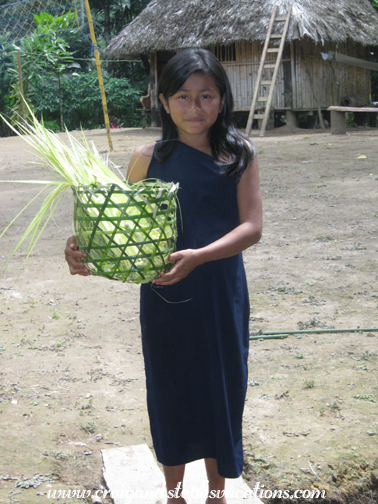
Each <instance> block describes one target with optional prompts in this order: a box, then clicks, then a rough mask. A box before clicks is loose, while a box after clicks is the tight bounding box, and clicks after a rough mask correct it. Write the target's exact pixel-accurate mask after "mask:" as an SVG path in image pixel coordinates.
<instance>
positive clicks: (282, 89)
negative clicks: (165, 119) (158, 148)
mask: <svg viewBox="0 0 378 504" xmlns="http://www.w3.org/2000/svg"><path fill="white" fill-rule="evenodd" d="M262 48H263V43H260V42H236V43H234V44H231V45H229V46H224V47H222V46H217V47H212V48H209V49H210V50H211V51H212V52H213V53H214V54H216V55H217V56H218V57H220V59H221V60H222V59H223V61H222V65H223V66H224V68H225V70H226V73H227V75H228V77H229V79H230V83H231V88H232V91H233V95H234V100H235V110H244V111H249V108H250V106H251V102H252V95H253V90H254V87H255V85H256V77H257V71H258V68H259V63H260V58H261V53H262ZM328 51H337V52H339V53H341V54H346V55H348V56H353V57H356V58H361V59H365V60H369V50H368V48H366V47H363V46H361V45H357V44H354V43H353V42H351V41H349V42H348V43H345V44H338V45H337V44H335V43H326V44H325V45H321V44H315V43H314V42H313V41H312V40H310V39H308V38H304V39H302V40H300V41H299V40H297V41H295V42H293V43H292V44H287V45H286V47H285V51H284V55H283V62H282V64H281V67H280V71H279V74H278V78H277V82H276V86H275V90H274V97H273V104H272V105H273V107H274V108H275V109H278V110H294V111H301V110H303V111H310V110H316V109H317V108H318V103H319V106H320V107H321V108H322V109H326V108H327V107H329V106H330V105H337V104H339V102H340V99H341V98H342V97H343V96H362V97H364V98H365V99H366V100H369V97H370V94H371V84H370V70H366V69H363V68H359V67H355V66H351V65H342V64H340V63H334V62H333V63H330V62H329V61H324V60H323V58H322V56H321V53H322V52H324V53H328ZM173 54H174V53H168V52H166V51H164V52H158V53H156V52H155V53H151V54H150V65H151V84H150V94H151V108H152V110H151V118H152V124H153V125H159V117H158V110H157V104H158V96H157V80H158V76H159V74H160V71H161V69H162V67H163V66H164V65H165V63H166V62H167V61H168V59H169V58H170V57H171V56H172V55H173ZM274 59H275V55H274V54H269V55H268V60H273V61H274ZM227 60H228V61H227ZM230 60H232V61H230ZM264 72H265V73H264V74H263V80H271V76H272V75H273V69H266V70H264ZM268 92H269V88H268V87H267V86H261V88H260V95H259V96H267V95H268ZM257 105H261V106H262V105H265V103H261V102H260V103H257Z"/></svg>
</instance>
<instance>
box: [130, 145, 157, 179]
mask: <svg viewBox="0 0 378 504" xmlns="http://www.w3.org/2000/svg"><path fill="white" fill-rule="evenodd" d="M154 147H155V142H153V143H150V144H146V145H141V146H140V147H138V148H137V149H136V151H135V152H134V154H133V155H132V156H131V159H130V162H129V166H128V168H127V181H128V182H131V183H135V182H140V181H141V180H144V179H145V178H146V177H147V170H148V167H149V165H150V161H151V158H152V156H153V153H154Z"/></svg>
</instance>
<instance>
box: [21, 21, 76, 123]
mask: <svg viewBox="0 0 378 504" xmlns="http://www.w3.org/2000/svg"><path fill="white" fill-rule="evenodd" d="M34 20H35V23H36V29H35V31H34V32H33V34H32V35H31V37H29V38H26V39H23V40H21V41H20V43H19V44H18V45H17V44H14V45H13V49H14V51H15V52H19V53H20V56H21V61H22V65H21V68H22V83H23V92H24V97H25V99H27V101H30V99H31V98H32V94H33V93H36V92H37V93H38V92H39V89H40V84H41V82H42V81H43V80H46V79H47V80H51V81H53V82H55V83H56V86H57V90H58V99H59V109H60V124H61V128H62V129H63V128H64V124H63V105H62V86H61V80H62V75H63V73H64V72H66V71H67V70H68V69H70V68H77V67H80V65H79V64H78V63H75V62H74V60H73V57H72V53H70V52H69V50H68V49H69V45H68V43H67V42H66V40H65V39H64V38H62V37H61V33H62V32H63V31H67V32H70V31H72V28H73V27H74V25H75V20H76V16H75V14H74V13H72V12H68V13H66V14H63V15H62V16H57V17H53V16H51V15H50V14H48V13H47V12H42V13H41V14H39V15H37V14H35V15H34ZM13 59H14V62H15V56H13ZM12 73H13V75H14V78H13V81H12V87H13V96H14V97H15V98H16V109H18V110H17V111H18V112H19V108H20V103H21V100H22V97H21V93H20V85H19V83H18V70H17V66H16V63H15V64H14V68H13V70H12Z"/></svg>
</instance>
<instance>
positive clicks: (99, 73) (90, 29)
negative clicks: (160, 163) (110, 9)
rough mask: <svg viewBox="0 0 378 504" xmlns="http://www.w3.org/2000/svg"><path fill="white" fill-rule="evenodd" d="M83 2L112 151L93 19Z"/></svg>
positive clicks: (86, 1) (86, 4)
mask: <svg viewBox="0 0 378 504" xmlns="http://www.w3.org/2000/svg"><path fill="white" fill-rule="evenodd" d="M84 2H85V10H86V12H87V17H88V24H89V31H90V33H91V39H92V44H93V50H94V55H95V59H96V68H97V75H98V83H99V85H100V91H101V100H102V110H103V111H104V118H105V127H106V134H107V136H108V144H109V149H110V150H111V151H112V150H113V142H112V136H111V134H110V124H109V116H108V106H107V103H106V96H105V90H104V81H103V80H102V72H101V61H100V56H99V54H98V48H97V41H96V35H95V32H94V29H93V20H92V14H91V9H90V7H89V3H88V0H84Z"/></svg>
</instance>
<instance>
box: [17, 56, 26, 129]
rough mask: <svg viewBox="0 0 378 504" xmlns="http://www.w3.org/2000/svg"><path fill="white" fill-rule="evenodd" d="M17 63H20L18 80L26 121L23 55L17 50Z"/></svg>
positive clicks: (23, 116) (23, 114)
mask: <svg viewBox="0 0 378 504" xmlns="http://www.w3.org/2000/svg"><path fill="white" fill-rule="evenodd" d="M17 65H18V80H19V83H20V93H21V109H22V114H21V115H22V119H23V120H24V121H25V101H24V86H23V84H22V68H21V57H20V51H17Z"/></svg>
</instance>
